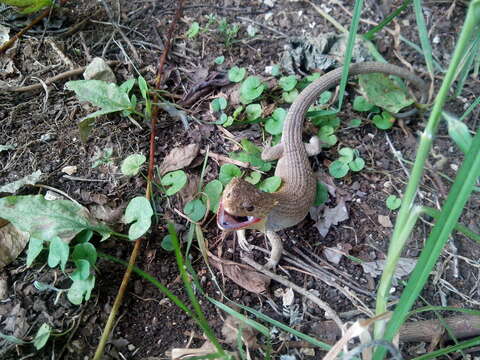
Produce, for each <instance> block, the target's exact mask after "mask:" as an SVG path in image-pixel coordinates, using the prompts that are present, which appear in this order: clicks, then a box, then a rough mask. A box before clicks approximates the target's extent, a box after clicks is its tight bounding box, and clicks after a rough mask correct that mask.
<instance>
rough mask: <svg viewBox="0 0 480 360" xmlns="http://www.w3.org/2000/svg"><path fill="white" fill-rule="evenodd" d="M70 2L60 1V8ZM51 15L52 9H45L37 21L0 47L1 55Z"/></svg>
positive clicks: (34, 20) (33, 21)
mask: <svg viewBox="0 0 480 360" xmlns="http://www.w3.org/2000/svg"><path fill="white" fill-rule="evenodd" d="M67 1H68V0H62V1H60V6H62V5H64V4H65V3H66V2H67ZM49 14H50V7H49V8H47V9H45V11H44V12H43V13H41V14H40V15H38V16H37V17H36V18H35V19H33V20H32V22H31V23H30V24H28V25H27V26H25V27H24V28H23V29H22V30H20V31H19V32H18V33H16V34H15V36H14V37H12V38H11V39H10V40H8V41H7V42H6V43H4V44H3V45H2V46H0V54H3V53H4V52H5V51H7V50H8V49H10V47H11V46H12V45H13V44H14V43H15V41H17V40H18V39H19V38H21V37H22V36H23V34H25V33H26V32H27V31H28V30H30V29H31V28H32V27H34V26H35V25H36V24H37V23H38V22H40V21H41V20H42V19H43V18H44V17H47V16H48V15H49Z"/></svg>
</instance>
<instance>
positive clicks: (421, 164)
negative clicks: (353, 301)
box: [375, 0, 480, 339]
mask: <svg viewBox="0 0 480 360" xmlns="http://www.w3.org/2000/svg"><path fill="white" fill-rule="evenodd" d="M479 5H480V0H474V1H472V2H471V3H470V7H469V9H468V12H467V17H466V20H465V24H464V26H463V29H462V32H461V34H460V37H459V40H458V43H457V46H456V48H455V51H454V54H453V57H452V61H451V63H450V66H449V68H448V71H447V73H446V75H445V79H444V81H443V82H442V86H441V87H440V90H439V91H438V95H437V97H436V99H435V103H434V105H433V108H432V112H431V114H430V117H429V119H428V123H427V126H426V128H425V130H424V132H423V133H422V136H421V138H420V144H419V148H418V151H417V156H416V158H415V163H414V165H413V169H412V173H411V176H410V180H409V182H408V185H407V188H406V190H405V195H404V197H403V200H402V206H401V207H400V211H399V213H398V216H397V220H396V222H395V227H394V231H393V235H392V238H391V240H390V246H389V249H388V256H387V259H386V263H385V270H384V272H383V274H382V277H381V279H380V285H379V289H378V292H377V302H376V314H377V315H379V314H383V313H384V312H385V311H386V308H387V300H388V294H389V290H390V286H391V282H392V276H393V272H394V269H395V267H396V266H397V262H398V259H399V258H400V254H401V251H402V249H403V248H404V246H405V241H406V240H407V238H405V237H404V234H403V228H404V227H405V225H406V223H407V221H408V219H409V215H410V212H411V211H412V209H413V203H414V200H415V196H416V193H417V190H418V186H419V183H420V180H421V178H422V175H423V171H424V168H425V162H426V160H427V158H428V154H429V151H430V148H431V146H432V142H433V137H434V136H435V134H436V132H437V128H438V124H439V121H440V117H441V112H442V108H443V105H444V104H445V101H446V98H447V95H448V91H449V89H450V87H451V85H452V82H453V80H454V76H455V72H456V69H457V68H458V65H459V63H460V61H461V59H462V56H463V53H464V51H465V49H466V48H467V46H468V42H469V40H470V38H471V35H472V33H473V30H474V28H475V26H476V14H475V11H478V7H479ZM381 337H382V324H381V323H380V322H377V323H376V324H375V338H377V339H378V338H381Z"/></svg>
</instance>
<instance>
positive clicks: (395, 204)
mask: <svg viewBox="0 0 480 360" xmlns="http://www.w3.org/2000/svg"><path fill="white" fill-rule="evenodd" d="M386 202H387V207H388V208H389V209H390V210H397V209H398V208H399V207H400V205H402V199H400V198H398V197H396V196H395V195H389V196H388V197H387V201H386Z"/></svg>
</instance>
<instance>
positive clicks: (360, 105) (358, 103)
mask: <svg viewBox="0 0 480 360" xmlns="http://www.w3.org/2000/svg"><path fill="white" fill-rule="evenodd" d="M374 106H375V105H373V104H370V103H369V102H368V101H367V99H365V98H364V97H363V96H355V99H353V110H355V111H360V112H365V111H370V110H372V109H373V108H374Z"/></svg>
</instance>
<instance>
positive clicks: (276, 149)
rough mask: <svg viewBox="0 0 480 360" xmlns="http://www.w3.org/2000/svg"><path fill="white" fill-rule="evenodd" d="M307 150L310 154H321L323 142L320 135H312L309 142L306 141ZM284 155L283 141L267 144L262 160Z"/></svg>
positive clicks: (278, 157)
mask: <svg viewBox="0 0 480 360" xmlns="http://www.w3.org/2000/svg"><path fill="white" fill-rule="evenodd" d="M304 145H305V151H306V152H307V155H308V156H315V155H318V154H320V152H321V151H322V142H321V141H320V139H319V137H318V136H312V137H311V138H310V141H309V142H308V143H305V144H304ZM282 156H283V143H280V144H277V145H275V146H265V148H264V149H263V151H262V160H263V161H273V160H278V159H280V158H281V157H282Z"/></svg>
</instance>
